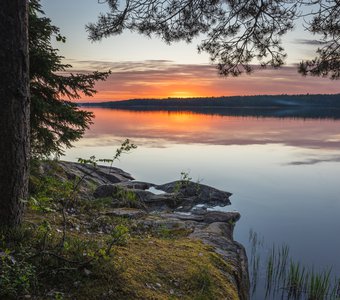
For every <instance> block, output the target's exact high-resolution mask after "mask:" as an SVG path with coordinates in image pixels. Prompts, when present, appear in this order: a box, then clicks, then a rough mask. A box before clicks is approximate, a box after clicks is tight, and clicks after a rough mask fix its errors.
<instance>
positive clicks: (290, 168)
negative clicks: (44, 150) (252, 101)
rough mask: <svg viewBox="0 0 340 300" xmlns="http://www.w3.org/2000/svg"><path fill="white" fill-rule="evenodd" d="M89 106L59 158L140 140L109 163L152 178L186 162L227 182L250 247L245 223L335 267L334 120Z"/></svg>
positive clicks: (338, 171)
mask: <svg viewBox="0 0 340 300" xmlns="http://www.w3.org/2000/svg"><path fill="white" fill-rule="evenodd" d="M91 110H92V111H93V112H94V113H95V115H96V119H95V123H94V125H93V126H92V127H91V130H89V131H88V132H87V134H86V136H85V138H83V139H82V140H81V141H79V142H78V143H77V144H76V147H75V148H72V149H70V150H68V151H67V152H66V157H65V158H64V159H66V160H76V159H77V158H78V157H82V158H88V157H90V156H91V155H95V156H96V157H97V158H110V157H112V156H113V154H114V151H115V149H116V147H117V146H118V145H120V143H121V142H122V141H123V140H124V139H125V138H129V139H131V140H132V141H133V142H134V143H135V144H137V145H138V149H136V150H135V151H134V152H133V153H130V154H128V155H125V156H123V157H122V158H121V160H120V161H119V162H117V163H116V166H117V167H120V168H123V169H124V170H126V171H128V172H130V173H131V174H132V175H133V176H134V177H135V178H136V179H137V180H143V181H150V182H155V183H159V184H161V183H165V182H169V181H172V180H176V179H179V177H180V172H181V171H186V172H190V176H191V177H192V178H193V180H196V179H200V180H202V183H204V184H208V185H212V186H214V187H217V188H220V189H222V190H226V191H229V192H232V193H233V196H232V197H231V201H232V206H230V207H227V210H238V211H239V212H240V213H241V215H242V217H241V220H240V221H239V222H238V223H237V225H236V229H235V235H234V236H235V239H236V240H238V241H239V242H241V243H242V244H243V245H245V246H246V248H247V249H248V250H249V244H248V238H249V230H250V229H252V230H254V231H256V232H257V233H259V234H260V235H261V236H263V238H264V240H265V243H266V244H268V246H271V245H272V243H276V244H282V243H285V244H288V245H289V246H290V252H291V254H292V256H293V257H294V259H296V260H299V261H301V262H302V263H304V264H305V265H308V266H314V267H315V268H316V269H323V268H328V267H332V269H333V272H334V273H335V274H337V276H340V259H339V253H340V239H339V231H340V217H339V215H340V214H339V213H340V182H339V175H340V121H334V120H325V119H324V120H315V119H314V120H303V119H275V118H253V117H226V116H216V115H203V114H193V113H188V112H185V113H181V112H171V113H170V112H169V113H168V112H131V111H119V110H110V109H99V108H96V109H95V108H91ZM252 299H261V300H262V296H261V292H258V295H257V296H254V297H253V298H252Z"/></svg>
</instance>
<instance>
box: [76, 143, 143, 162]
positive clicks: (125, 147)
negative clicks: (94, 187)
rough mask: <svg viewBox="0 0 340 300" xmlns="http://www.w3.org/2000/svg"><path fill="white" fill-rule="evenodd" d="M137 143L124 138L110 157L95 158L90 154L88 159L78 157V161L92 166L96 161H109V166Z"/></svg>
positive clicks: (134, 147) (135, 146)
mask: <svg viewBox="0 0 340 300" xmlns="http://www.w3.org/2000/svg"><path fill="white" fill-rule="evenodd" d="M136 148H137V145H135V144H133V143H131V141H130V139H126V140H124V141H123V143H122V144H121V145H120V147H119V148H117V149H116V153H115V155H114V156H113V157H112V158H99V159H97V158H96V157H95V156H94V155H92V156H90V158H89V159H84V158H78V162H79V163H81V164H88V165H92V166H93V167H97V165H98V162H103V163H109V164H110V167H112V165H113V163H114V161H116V160H119V158H120V157H121V156H122V154H127V153H129V152H130V151H132V150H133V149H136Z"/></svg>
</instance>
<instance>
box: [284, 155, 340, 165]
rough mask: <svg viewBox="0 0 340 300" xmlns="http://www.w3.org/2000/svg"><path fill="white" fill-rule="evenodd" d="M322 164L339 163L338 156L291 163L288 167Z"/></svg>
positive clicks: (339, 156) (339, 158) (339, 157)
mask: <svg viewBox="0 0 340 300" xmlns="http://www.w3.org/2000/svg"><path fill="white" fill-rule="evenodd" d="M324 162H340V155H335V156H331V157H325V158H311V159H307V160H304V161H293V162H290V163H289V164H288V165H293V166H300V165H316V164H319V163H324Z"/></svg>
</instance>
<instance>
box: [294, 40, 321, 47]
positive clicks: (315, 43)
mask: <svg viewBox="0 0 340 300" xmlns="http://www.w3.org/2000/svg"><path fill="white" fill-rule="evenodd" d="M295 43H297V44H301V45H310V46H320V45H323V44H325V43H324V42H322V41H318V40H311V39H295Z"/></svg>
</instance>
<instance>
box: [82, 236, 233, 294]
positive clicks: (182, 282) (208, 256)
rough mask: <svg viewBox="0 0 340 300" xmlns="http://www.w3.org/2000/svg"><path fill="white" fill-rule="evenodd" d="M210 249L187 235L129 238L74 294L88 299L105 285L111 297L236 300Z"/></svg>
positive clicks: (103, 289) (100, 292) (101, 291)
mask: <svg viewBox="0 0 340 300" xmlns="http://www.w3.org/2000/svg"><path fill="white" fill-rule="evenodd" d="M212 253H213V252H212V249H211V248H210V247H207V246H206V245H203V244H202V243H201V242H200V241H196V240H191V239H188V238H180V239H176V240H164V239H157V238H145V239H132V240H130V242H129V243H128V244H127V245H126V246H125V247H119V248H117V249H116V253H115V261H113V262H111V264H107V265H105V267H104V269H102V273H101V276H99V277H96V278H92V279H93V280H91V281H90V282H88V283H87V284H85V285H84V286H83V287H82V289H81V290H79V293H80V294H81V295H91V297H93V299H96V297H100V295H102V296H105V295H108V293H109V291H110V290H111V291H112V293H113V294H112V295H114V297H115V298H111V299H238V296H237V291H236V288H235V287H234V286H232V285H231V284H228V278H227V276H226V275H225V270H223V269H220V268H219V267H220V266H219V267H217V266H216V264H215V262H214V260H213V259H212V257H213V256H212ZM214 255H215V254H214ZM103 270H105V271H103ZM113 270H116V272H114V273H115V274H113ZM106 272H108V273H106ZM111 276H114V278H111ZM78 296H79V294H78ZM84 297H85V296H84ZM84 299H85V298H84ZM98 299H99V298H98Z"/></svg>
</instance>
